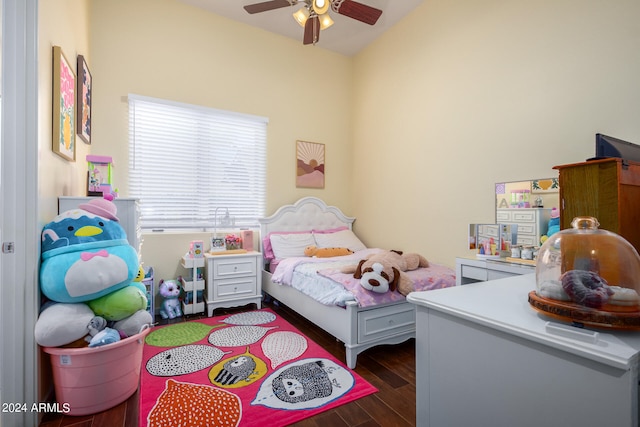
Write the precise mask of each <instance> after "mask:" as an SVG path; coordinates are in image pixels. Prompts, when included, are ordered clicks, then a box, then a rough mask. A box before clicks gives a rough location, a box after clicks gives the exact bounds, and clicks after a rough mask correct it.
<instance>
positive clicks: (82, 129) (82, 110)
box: [76, 55, 92, 144]
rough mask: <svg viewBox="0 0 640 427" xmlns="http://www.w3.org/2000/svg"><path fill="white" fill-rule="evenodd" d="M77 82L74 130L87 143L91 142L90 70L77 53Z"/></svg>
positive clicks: (82, 57)
mask: <svg viewBox="0 0 640 427" xmlns="http://www.w3.org/2000/svg"><path fill="white" fill-rule="evenodd" d="M76 69H77V73H78V83H77V87H76V92H77V94H76V99H77V102H76V104H77V106H78V108H77V112H78V113H77V120H76V130H77V132H78V136H79V137H80V138H82V140H83V141H84V142H86V143H87V144H91V88H92V81H91V71H89V66H88V65H87V62H86V61H85V59H84V56H82V55H78V60H77V64H76Z"/></svg>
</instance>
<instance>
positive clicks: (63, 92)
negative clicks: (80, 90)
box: [52, 46, 76, 162]
mask: <svg viewBox="0 0 640 427" xmlns="http://www.w3.org/2000/svg"><path fill="white" fill-rule="evenodd" d="M75 89H76V75H75V73H74V72H73V67H72V66H71V64H69V61H68V60H67V58H66V57H65V56H64V53H63V52H62V49H61V48H60V46H53V105H52V110H53V114H52V121H53V123H52V124H53V126H52V128H53V132H52V149H53V152H54V153H56V154H58V155H60V156H61V157H63V158H65V159H67V160H70V161H72V162H73V161H75V160H76V131H75V125H76V119H75V104H76V97H75Z"/></svg>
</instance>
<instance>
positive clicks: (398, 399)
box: [40, 303, 416, 427]
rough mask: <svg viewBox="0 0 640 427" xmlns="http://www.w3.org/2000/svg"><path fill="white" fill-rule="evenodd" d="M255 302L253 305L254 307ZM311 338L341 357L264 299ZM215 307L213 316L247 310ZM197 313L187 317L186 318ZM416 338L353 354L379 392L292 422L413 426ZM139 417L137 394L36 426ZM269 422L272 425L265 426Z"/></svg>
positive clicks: (121, 422) (308, 326)
mask: <svg viewBox="0 0 640 427" xmlns="http://www.w3.org/2000/svg"><path fill="white" fill-rule="evenodd" d="M253 307H255V306H253ZM263 307H269V308H271V309H273V310H274V311H275V312H277V313H278V314H280V315H281V316H282V317H283V318H284V319H285V320H287V321H288V322H289V323H291V324H292V325H294V326H295V327H296V328H298V329H299V330H300V331H301V332H302V333H304V334H305V335H307V336H308V337H309V338H310V339H312V340H314V341H315V342H316V343H318V344H320V345H321V346H322V347H324V348H325V349H326V350H327V351H328V352H329V353H331V354H333V355H334V356H335V357H336V358H338V360H340V361H342V362H344V360H345V351H344V345H343V344H342V343H341V342H338V341H336V340H335V338H333V337H332V336H330V335H329V334H327V333H326V332H324V331H323V330H321V329H320V328H318V327H316V326H314V325H313V324H312V323H310V322H308V321H307V320H306V319H304V318H303V317H301V316H299V315H298V314H296V313H295V312H293V311H292V310H290V309H289V308H287V307H284V306H276V305H273V304H271V303H265V304H264V305H263ZM251 308H252V307H251V306H248V307H244V308H240V309H237V308H236V309H218V310H216V311H215V313H214V316H218V315H222V314H226V313H235V312H238V311H244V310H248V309H251ZM196 318H197V317H194V316H189V317H188V318H187V320H193V319H196ZM415 369H416V366H415V341H414V340H413V339H412V340H409V341H406V342H404V343H402V344H399V345H394V346H379V347H374V348H371V349H369V350H366V351H365V352H364V353H361V354H360V355H359V356H358V364H357V366H356V369H355V371H356V372H357V373H358V374H360V376H362V377H363V378H364V379H366V380H367V381H369V382H370V383H371V384H373V385H374V386H375V387H377V388H378V390H379V391H378V393H375V394H372V395H369V396H366V397H363V398H361V399H358V400H356V401H354V402H351V403H348V404H346V405H342V406H339V407H337V408H335V409H332V410H330V411H326V412H323V413H321V414H318V415H316V416H314V417H311V418H307V419H305V420H303V421H301V422H298V423H296V424H294V425H295V426H298V427H326V426H331V427H343V426H344V427H347V426H359V427H375V426H384V427H391V426H398V427H402V426H415V425H416V421H415V420H416V382H415V378H416V371H415ZM137 420H138V393H137V392H136V393H135V394H134V395H133V396H131V397H130V398H129V399H128V400H126V401H125V402H123V403H121V404H120V405H118V406H116V407H114V408H112V409H109V410H107V411H104V412H100V413H98V414H94V415H87V416H78V417H72V416H63V415H57V414H47V415H46V416H45V417H44V418H43V420H42V422H41V423H40V426H41V427H63V426H64V427H68V426H73V427H103V426H104V427H120V426H123V427H135V426H137ZM270 427H271V426H270Z"/></svg>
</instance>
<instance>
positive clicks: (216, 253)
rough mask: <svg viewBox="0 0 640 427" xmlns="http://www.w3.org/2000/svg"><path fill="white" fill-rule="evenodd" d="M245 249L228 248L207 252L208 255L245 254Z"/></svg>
mask: <svg viewBox="0 0 640 427" xmlns="http://www.w3.org/2000/svg"><path fill="white" fill-rule="evenodd" d="M246 253H247V250H246V249H229V250H226V251H217V252H211V251H209V252H207V254H208V255H232V254H246Z"/></svg>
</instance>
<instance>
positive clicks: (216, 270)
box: [213, 257, 257, 280]
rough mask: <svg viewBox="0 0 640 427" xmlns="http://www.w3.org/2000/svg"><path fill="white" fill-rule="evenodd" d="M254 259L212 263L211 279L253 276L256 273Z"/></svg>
mask: <svg viewBox="0 0 640 427" xmlns="http://www.w3.org/2000/svg"><path fill="white" fill-rule="evenodd" d="M256 265H257V264H256V258H255V257H250V258H249V257H248V258H240V259H217V260H215V261H214V263H213V279H214V280H217V279H226V278H230V277H240V276H255V275H256V273H257V267H256Z"/></svg>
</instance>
